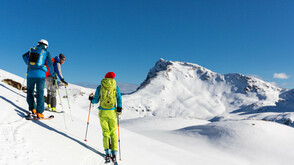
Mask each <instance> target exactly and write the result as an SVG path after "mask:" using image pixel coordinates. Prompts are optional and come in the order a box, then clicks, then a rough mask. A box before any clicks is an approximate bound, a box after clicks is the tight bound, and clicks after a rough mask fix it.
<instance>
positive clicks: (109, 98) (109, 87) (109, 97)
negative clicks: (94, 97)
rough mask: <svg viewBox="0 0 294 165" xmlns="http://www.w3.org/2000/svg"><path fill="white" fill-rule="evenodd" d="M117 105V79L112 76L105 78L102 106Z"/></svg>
mask: <svg viewBox="0 0 294 165" xmlns="http://www.w3.org/2000/svg"><path fill="white" fill-rule="evenodd" d="M115 106H116V81H115V80H114V79H112V78H105V79H103V80H102V81H101V88H100V107H101V108H104V109H112V108H114V107H115Z"/></svg>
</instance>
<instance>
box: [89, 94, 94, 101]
mask: <svg viewBox="0 0 294 165" xmlns="http://www.w3.org/2000/svg"><path fill="white" fill-rule="evenodd" d="M93 99H94V95H93V93H91V94H90V95H89V100H90V101H92V100H93Z"/></svg>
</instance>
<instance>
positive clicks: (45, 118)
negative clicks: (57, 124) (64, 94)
mask: <svg viewBox="0 0 294 165" xmlns="http://www.w3.org/2000/svg"><path fill="white" fill-rule="evenodd" d="M25 118H26V119H27V120H49V119H53V118H54V116H53V115H51V116H49V117H44V118H41V119H40V118H37V117H31V116H28V117H25Z"/></svg>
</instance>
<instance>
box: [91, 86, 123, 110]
mask: <svg viewBox="0 0 294 165" xmlns="http://www.w3.org/2000/svg"><path fill="white" fill-rule="evenodd" d="M100 88H101V85H99V86H98V87H97V89H96V92H95V95H94V98H93V100H92V101H91V103H92V104H97V103H98V102H99V100H100V96H99V95H100ZM116 104H117V106H116V107H122V98H121V94H120V90H119V88H118V86H116ZM116 107H113V108H112V109H103V108H101V107H99V109H102V110H114V109H115V108H116Z"/></svg>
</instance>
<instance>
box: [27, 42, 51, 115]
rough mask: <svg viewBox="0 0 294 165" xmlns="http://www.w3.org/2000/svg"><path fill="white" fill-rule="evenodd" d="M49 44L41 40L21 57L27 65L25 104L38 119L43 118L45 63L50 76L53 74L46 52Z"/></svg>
mask: <svg viewBox="0 0 294 165" xmlns="http://www.w3.org/2000/svg"><path fill="white" fill-rule="evenodd" d="M48 46H49V44H48V41H46V40H45V39H41V40H40V41H39V42H38V45H37V46H36V47H34V48H31V49H30V51H28V52H27V53H25V54H24V55H23V60H24V61H25V63H26V64H27V65H28V69H27V103H28V105H29V110H30V111H31V112H32V113H33V114H34V115H36V116H37V117H38V118H44V115H43V112H44V87H45V79H46V71H47V68H46V66H45V63H47V65H48V67H49V70H50V73H51V75H53V76H54V77H55V76H56V75H55V72H54V69H53V64H52V61H51V56H50V53H49V51H48V50H47V48H48ZM35 86H36V91H37V106H36V103H35V100H34V89H35Z"/></svg>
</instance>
